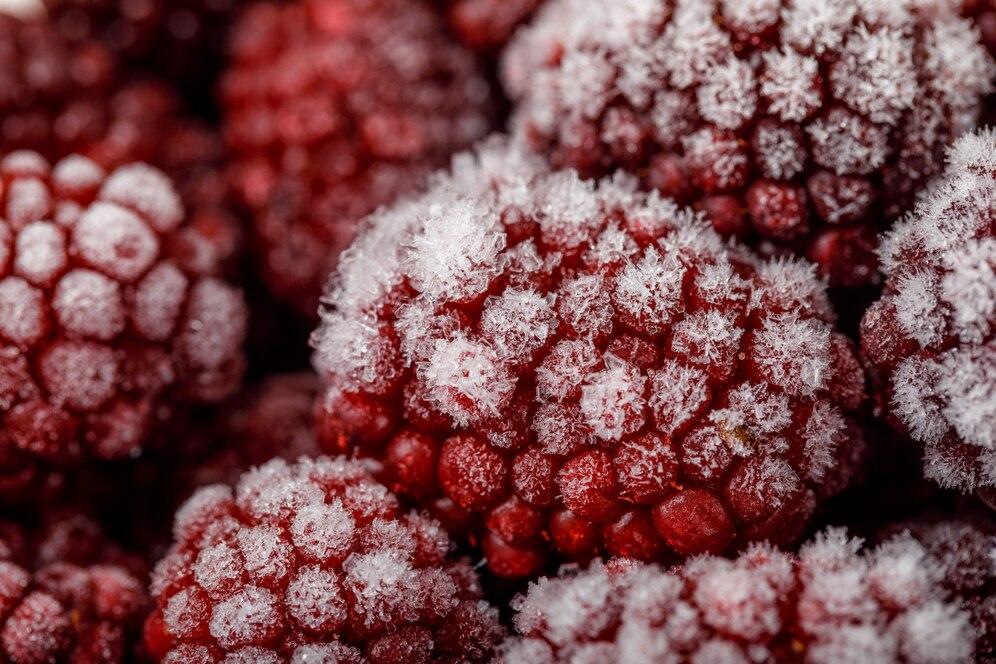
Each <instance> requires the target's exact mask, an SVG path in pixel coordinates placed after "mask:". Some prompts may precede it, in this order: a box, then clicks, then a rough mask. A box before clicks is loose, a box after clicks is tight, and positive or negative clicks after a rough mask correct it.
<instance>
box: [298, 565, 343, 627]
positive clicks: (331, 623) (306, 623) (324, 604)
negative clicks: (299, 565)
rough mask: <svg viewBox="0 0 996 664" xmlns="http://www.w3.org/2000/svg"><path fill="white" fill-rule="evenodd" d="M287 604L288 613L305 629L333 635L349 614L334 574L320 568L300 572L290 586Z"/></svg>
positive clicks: (306, 568) (307, 568)
mask: <svg viewBox="0 0 996 664" xmlns="http://www.w3.org/2000/svg"><path fill="white" fill-rule="evenodd" d="M284 602H285V606H286V607H287V613H288V614H290V616H291V618H293V619H294V620H295V621H296V622H297V623H298V624H299V625H300V626H301V627H303V628H305V629H312V630H315V631H322V632H333V631H335V630H336V629H337V628H338V627H340V626H341V625H342V624H343V623H345V622H346V618H347V615H348V614H347V609H348V607H347V606H346V600H345V598H343V596H342V591H341V590H340V588H339V579H338V578H337V577H336V574H335V572H333V571H331V570H325V569H322V568H320V567H305V568H303V569H302V570H301V571H300V572H298V573H297V575H296V576H295V577H294V578H293V579H291V582H290V583H289V584H288V585H287V592H286V594H285V599H284Z"/></svg>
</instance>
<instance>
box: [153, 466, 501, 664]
mask: <svg viewBox="0 0 996 664" xmlns="http://www.w3.org/2000/svg"><path fill="white" fill-rule="evenodd" d="M173 533H174V537H175V540H176V542H175V544H174V546H173V547H172V549H171V550H170V552H169V553H168V554H167V555H166V557H165V558H164V559H163V560H162V561H160V563H159V564H158V565H157V567H156V570H155V572H154V573H153V579H152V594H153V596H154V598H155V600H156V606H157V609H156V611H155V612H154V613H153V615H152V616H151V617H150V618H149V620H148V621H147V623H146V629H145V641H146V645H147V648H148V650H149V652H150V653H151V654H152V655H153V656H154V657H157V658H160V659H161V661H164V662H186V661H189V660H190V659H191V658H193V659H194V661H198V662H221V661H225V662H231V661H252V662H285V661H288V660H290V661H294V662H310V661H323V662H325V661H332V662H355V663H356V664H360V663H361V662H370V663H371V664H402V663H404V664H428V663H430V662H433V663H439V664H443V663H444V662H457V661H459V662H483V661H487V660H488V659H489V658H490V654H491V649H492V647H493V646H494V644H495V643H496V641H497V640H498V639H499V638H500V636H501V628H500V626H499V624H498V620H497V611H495V610H494V609H493V608H491V607H490V606H488V604H487V603H486V602H484V601H483V600H482V599H481V589H480V587H479V585H478V581H477V576H476V574H475V572H474V571H473V569H472V568H471V567H470V566H469V565H468V564H467V562H465V561H453V560H450V559H448V558H447V554H448V552H449V549H450V541H449V539H448V537H447V535H446V532H445V531H444V530H443V529H442V527H441V526H440V525H439V524H438V523H436V522H435V521H433V520H432V519H430V518H428V517H426V516H423V515H421V514H418V513H416V512H408V513H405V512H404V511H403V510H402V509H401V508H400V507H399V505H398V501H397V499H396V498H395V497H394V496H393V495H392V494H391V493H390V492H389V491H388V490H387V489H386V488H385V487H384V486H383V485H381V484H379V483H378V482H377V481H376V480H374V479H373V477H372V476H371V474H370V472H369V469H368V466H366V465H364V464H363V463H360V462H356V461H348V460H346V459H344V458H338V459H330V458H328V457H321V458H319V459H317V460H314V461H311V460H307V459H304V458H302V459H301V460H300V461H298V462H297V463H296V464H288V463H286V462H285V461H283V460H274V461H271V462H269V463H267V464H265V465H264V466H262V467H260V468H258V469H255V470H252V471H249V472H247V473H246V474H245V475H243V476H242V478H241V479H240V480H239V482H238V484H237V485H236V487H235V490H234V491H233V490H232V489H231V488H229V487H227V486H224V485H214V486H210V487H206V488H204V489H201V490H200V491H199V492H198V493H196V494H194V496H193V497H191V498H190V500H189V501H188V502H187V503H186V504H185V505H184V506H183V507H181V508H180V510H179V511H178V512H177V515H176V521H175V524H174V526H173ZM311 658H313V659H311Z"/></svg>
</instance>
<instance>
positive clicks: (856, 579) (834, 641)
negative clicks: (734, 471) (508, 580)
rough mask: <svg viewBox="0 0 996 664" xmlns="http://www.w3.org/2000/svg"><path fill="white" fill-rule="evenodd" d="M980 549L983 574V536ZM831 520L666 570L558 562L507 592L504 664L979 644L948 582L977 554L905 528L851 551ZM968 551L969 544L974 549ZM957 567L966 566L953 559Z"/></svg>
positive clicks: (807, 657) (848, 661)
mask: <svg viewBox="0 0 996 664" xmlns="http://www.w3.org/2000/svg"><path fill="white" fill-rule="evenodd" d="M971 534H972V535H973V536H974V537H975V538H976V540H978V541H973V542H972V543H973V544H977V543H979V542H982V543H984V544H985V546H986V550H985V551H983V556H982V560H983V561H984V562H986V563H987V564H988V565H989V568H988V569H984V570H983V572H982V575H981V576H982V578H981V581H982V582H984V583H989V582H991V579H992V576H993V574H992V569H991V565H992V560H991V554H992V551H993V542H992V538H985V537H984V536H982V535H981V534H980V533H978V532H975V531H973V532H972V533H971ZM861 545H862V543H861V541H860V540H856V539H849V538H848V537H847V535H846V533H845V532H844V531H843V530H836V529H831V530H828V531H826V532H824V533H822V534H820V535H817V536H816V538H815V539H814V540H813V541H811V542H810V543H808V544H806V545H804V546H803V547H802V549H801V551H800V552H799V554H798V555H793V554H789V553H782V552H781V551H779V550H777V549H774V548H772V547H770V546H768V545H764V544H755V545H752V546H751V547H750V548H748V549H747V550H746V551H745V552H744V553H742V554H741V555H740V556H739V557H738V558H736V559H734V560H727V559H723V558H717V557H710V556H706V557H699V558H696V559H693V560H690V561H689V562H687V563H685V564H684V565H683V566H682V567H680V568H677V569H675V570H673V571H670V572H668V571H665V570H663V569H661V568H659V567H657V566H653V565H645V564H640V563H634V562H632V561H625V560H615V561H611V562H609V563H607V564H604V565H603V564H602V563H601V562H597V563H595V564H593V565H592V566H591V567H590V568H589V569H587V570H586V571H577V570H576V569H572V568H569V567H568V568H565V569H563V570H562V571H561V575H560V576H558V577H554V578H549V579H541V580H540V581H537V582H535V583H533V584H531V585H530V587H529V590H528V592H527V593H525V594H524V595H521V596H519V597H518V598H516V599H515V600H514V601H513V608H514V610H515V612H516V613H515V617H514V624H515V627H516V631H517V632H518V634H519V636H517V637H515V638H512V639H510V640H509V641H507V642H506V643H505V644H504V645H503V647H502V648H501V650H500V655H499V658H498V661H499V662H502V663H504V664H568V663H571V664H573V663H575V662H616V663H618V664H637V663H641V662H650V661H653V662H659V663H661V664H677V663H679V662H692V663H693V664H716V663H720V662H722V663H723V664H747V663H748V662H806V663H807V664H831V663H832V664H860V663H869V662H881V663H883V664H885V663H904V664H913V663H916V664H955V663H958V662H962V663H968V662H973V661H982V660H976V658H975V655H979V656H981V655H983V654H989V653H984V652H983V651H982V650H981V649H980V650H978V651H977V644H978V646H981V645H982V640H981V639H979V638H978V634H979V633H980V632H981V630H982V629H984V626H982V625H981V624H979V623H977V622H976V621H974V619H973V614H972V611H971V610H969V609H968V608H966V607H965V606H964V605H963V604H962V602H961V600H962V599H966V598H968V599H969V600H971V596H970V593H971V592H972V590H978V588H974V589H968V590H965V591H964V594H963V593H962V592H959V591H957V590H952V589H950V588H949V587H948V585H947V581H946V580H947V579H948V578H949V576H950V577H954V576H956V575H958V574H959V573H960V572H962V571H969V572H971V573H974V572H975V571H976V570H975V569H974V567H972V566H973V565H974V564H975V563H976V562H978V561H977V560H975V559H974V558H972V557H967V558H952V557H950V556H945V555H944V553H943V552H941V551H937V552H935V551H934V550H933V549H932V548H931V547H930V545H929V544H922V543H921V542H920V541H918V540H917V539H915V538H914V537H912V536H911V535H910V534H909V533H908V532H907V533H903V534H900V535H897V536H895V537H893V538H891V539H889V540H887V541H886V542H884V543H883V544H881V545H880V546H878V547H876V548H874V549H869V550H865V551H861V550H860V549H861ZM970 553H972V552H970ZM963 567H964V568H965V569H962V568H963Z"/></svg>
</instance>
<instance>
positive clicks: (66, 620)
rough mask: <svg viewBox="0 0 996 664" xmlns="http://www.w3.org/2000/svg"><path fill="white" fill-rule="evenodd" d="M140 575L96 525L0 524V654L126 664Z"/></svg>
mask: <svg viewBox="0 0 996 664" xmlns="http://www.w3.org/2000/svg"><path fill="white" fill-rule="evenodd" d="M143 577H144V572H142V571H141V565H140V564H139V563H137V562H136V559H135V558H132V557H129V556H127V555H126V554H124V553H122V551H121V550H120V549H118V548H117V547H116V546H114V545H113V544H111V543H110V542H108V541H107V539H106V537H105V536H104V534H103V532H102V531H101V530H100V528H99V526H97V524H96V523H94V522H93V521H92V520H90V519H88V518H85V517H82V516H79V515H71V516H61V517H58V518H56V519H55V520H54V521H51V522H49V523H47V524H46V525H45V526H44V527H42V528H40V529H38V532H31V531H26V530H25V529H24V528H23V527H21V526H20V525H18V524H16V523H11V522H0V653H2V655H0V656H2V658H3V661H5V662H11V663H12V664H45V663H47V662H74V663H79V664H114V663H116V662H128V661H133V655H134V648H135V646H136V645H137V644H138V642H139V641H140V639H139V638H138V636H139V634H140V633H141V624H142V619H143V617H144V615H145V611H146V610H147V604H148V598H147V596H146V593H145V581H144V578H143Z"/></svg>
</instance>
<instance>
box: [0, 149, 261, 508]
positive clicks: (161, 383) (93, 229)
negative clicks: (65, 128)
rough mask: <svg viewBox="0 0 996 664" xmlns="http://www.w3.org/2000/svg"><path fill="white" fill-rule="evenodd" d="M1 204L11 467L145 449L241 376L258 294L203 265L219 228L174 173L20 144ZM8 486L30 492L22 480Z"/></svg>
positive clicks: (0, 407) (1, 435) (2, 339)
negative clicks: (197, 216)
mask: <svg viewBox="0 0 996 664" xmlns="http://www.w3.org/2000/svg"><path fill="white" fill-rule="evenodd" d="M0 212H2V215H0V219H2V220H0V423H2V425H0V449H2V451H3V456H4V459H5V461H6V462H7V463H6V464H5V469H4V472H5V473H6V474H7V475H8V476H9V477H11V478H14V479H17V478H19V477H21V476H22V475H23V476H30V474H31V473H32V472H33V471H34V470H38V469H40V468H42V467H43V466H45V465H47V464H54V465H65V464H70V463H72V462H74V461H76V460H78V459H80V458H81V457H87V456H90V457H98V458H104V459H112V458H126V457H129V456H133V455H136V454H138V453H139V452H140V451H141V449H142V446H143V443H144V442H145V440H146V438H147V436H148V435H149V433H150V430H151V429H152V428H153V427H154V426H155V424H156V422H157V421H159V420H161V419H162V418H164V417H167V416H168V415H169V414H170V413H171V411H172V410H174V406H179V405H183V404H192V403H204V402H213V401H217V400H219V399H221V398H223V397H225V396H227V395H228V394H229V393H230V392H231V391H232V390H233V389H234V388H235V387H236V386H237V385H238V383H239V380H240V377H241V373H242V366H243V363H244V360H243V357H242V348H241V346H242V339H243V337H244V335H245V319H246V310H245V304H244V303H243V301H242V296H241V293H240V291H239V290H238V289H236V288H234V287H233V286H231V285H229V284H227V283H225V282H223V281H221V280H219V279H217V278H215V277H212V276H209V275H205V274H203V273H202V272H201V268H202V267H203V266H202V265H201V262H200V261H199V260H198V259H199V258H200V257H202V256H204V255H205V254H209V253H210V252H211V251H213V247H212V243H213V242H214V239H213V238H212V237H210V236H206V235H203V234H201V233H200V232H198V229H197V228H194V227H191V226H190V225H189V223H188V218H187V217H186V216H185V213H184V208H183V205H182V204H181V202H180V199H179V197H178V195H177V193H176V192H175V191H174V189H173V187H172V185H171V184H170V182H169V180H168V179H167V178H166V176H164V175H163V174H162V173H161V172H159V171H157V170H155V169H152V168H150V167H148V166H145V165H142V164H135V165H130V166H124V167H121V168H119V169H117V170H115V171H113V172H110V173H106V172H104V171H103V170H102V169H101V168H100V167H99V166H97V165H96V164H95V163H94V162H92V161H90V160H88V159H86V158H83V157H79V156H72V157H68V158H66V159H64V160H62V161H60V162H58V163H56V164H54V165H51V166H50V165H49V163H48V162H46V161H45V160H44V159H43V158H42V157H40V156H39V155H38V154H36V153H31V152H16V153H11V154H9V155H7V156H6V157H4V158H3V159H2V161H0ZM5 479H7V478H5ZM2 494H3V496H4V497H16V494H17V485H16V483H15V484H13V485H10V486H6V485H5V491H3V492H2ZM21 497H22V498H23V497H25V496H21Z"/></svg>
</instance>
